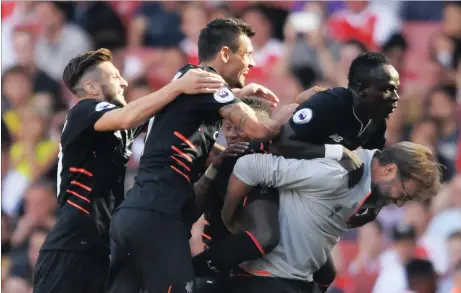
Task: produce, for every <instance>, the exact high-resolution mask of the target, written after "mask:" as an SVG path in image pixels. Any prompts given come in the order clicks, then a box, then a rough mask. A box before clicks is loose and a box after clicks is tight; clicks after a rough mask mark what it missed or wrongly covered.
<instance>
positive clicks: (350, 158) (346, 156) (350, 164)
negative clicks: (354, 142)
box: [341, 147, 364, 188]
mask: <svg viewBox="0 0 461 293" xmlns="http://www.w3.org/2000/svg"><path fill="white" fill-rule="evenodd" d="M341 165H342V166H343V167H344V168H345V169H346V170H347V171H349V175H348V176H349V181H348V187H349V188H352V187H354V186H355V185H357V184H358V183H359V182H360V180H361V179H362V177H363V172H364V166H363V162H362V160H360V158H359V157H358V156H357V155H356V154H355V153H354V152H353V151H351V150H349V149H347V148H345V147H343V157H342V159H341Z"/></svg>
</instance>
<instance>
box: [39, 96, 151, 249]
mask: <svg viewBox="0 0 461 293" xmlns="http://www.w3.org/2000/svg"><path fill="white" fill-rule="evenodd" d="M116 108H118V107H117V106H115V105H113V104H110V103H108V102H103V101H100V100H95V99H85V100H82V101H79V102H78V103H77V104H76V105H75V106H74V107H73V108H72V109H71V110H70V111H69V113H68V115H67V118H66V122H65V124H64V128H63V132H62V137H61V143H60V152H59V156H58V158H59V161H58V178H57V180H58V184H57V188H58V190H57V193H58V205H59V212H58V217H57V222H56V225H55V226H54V227H53V229H52V231H51V232H50V233H49V234H48V236H47V238H46V241H45V243H44V244H43V246H42V250H87V249H103V250H105V249H107V247H108V245H109V241H108V228H109V222H110V215H111V213H112V209H113V207H114V204H116V203H117V202H118V203H119V202H121V201H122V199H123V197H124V180H125V167H126V164H127V162H128V159H129V158H130V155H131V145H132V142H133V139H134V137H135V136H136V135H138V134H139V133H140V132H141V130H142V128H141V127H140V128H136V129H133V130H122V131H115V132H113V131H107V132H98V131H95V130H94V124H95V123H96V122H97V121H98V119H99V118H101V117H102V115H104V113H106V112H108V111H111V110H113V109H116Z"/></svg>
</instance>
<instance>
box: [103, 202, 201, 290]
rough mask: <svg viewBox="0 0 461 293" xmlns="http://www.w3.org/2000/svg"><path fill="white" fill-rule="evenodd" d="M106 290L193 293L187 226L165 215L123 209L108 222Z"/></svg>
mask: <svg viewBox="0 0 461 293" xmlns="http://www.w3.org/2000/svg"><path fill="white" fill-rule="evenodd" d="M109 232H110V237H111V241H110V242H111V244H110V245H111V263H110V274H109V281H108V291H107V292H109V293H115V292H120V293H138V292H139V290H140V289H144V290H146V291H147V292H149V293H166V292H169V293H178V292H181V293H192V292H193V289H194V286H195V284H194V283H195V282H194V281H195V277H194V271H193V267H192V258H191V254H190V247H189V239H188V234H189V231H187V229H186V225H185V224H184V223H183V222H182V221H180V220H178V219H176V218H174V217H172V216H170V215H167V214H162V213H158V212H154V211H148V210H140V209H133V208H122V209H119V210H117V211H116V212H115V213H114V215H113V216H112V222H111V225H110V230H109Z"/></svg>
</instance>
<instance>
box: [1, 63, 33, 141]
mask: <svg viewBox="0 0 461 293" xmlns="http://www.w3.org/2000/svg"><path fill="white" fill-rule="evenodd" d="M2 90H3V91H2V108H3V109H2V118H3V120H4V121H5V124H6V127H7V129H8V131H9V132H10V134H11V136H12V137H13V139H16V138H18V136H19V135H20V131H21V124H22V122H21V119H20V117H19V112H20V111H21V109H23V108H24V107H25V106H26V105H28V104H29V103H30V101H31V100H32V97H33V84H32V80H31V76H30V74H29V71H28V70H27V69H26V68H24V67H22V66H14V67H12V68H10V69H8V70H7V71H6V72H5V74H4V75H3V78H2Z"/></svg>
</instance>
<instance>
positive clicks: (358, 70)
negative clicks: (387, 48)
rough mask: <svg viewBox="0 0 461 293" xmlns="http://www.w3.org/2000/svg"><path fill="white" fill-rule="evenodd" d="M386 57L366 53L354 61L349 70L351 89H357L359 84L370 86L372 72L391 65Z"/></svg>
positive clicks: (379, 54)
mask: <svg viewBox="0 0 461 293" xmlns="http://www.w3.org/2000/svg"><path fill="white" fill-rule="evenodd" d="M389 64H390V63H389V60H387V58H386V56H384V55H383V54H381V53H376V52H365V53H363V54H361V55H359V56H358V57H357V58H355V59H354V61H352V64H351V67H350V68H349V75H348V77H347V78H348V80H349V85H348V86H349V87H356V86H357V85H358V84H364V85H369V83H370V81H371V80H370V71H372V70H373V69H375V68H378V67H380V66H383V65H389Z"/></svg>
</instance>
